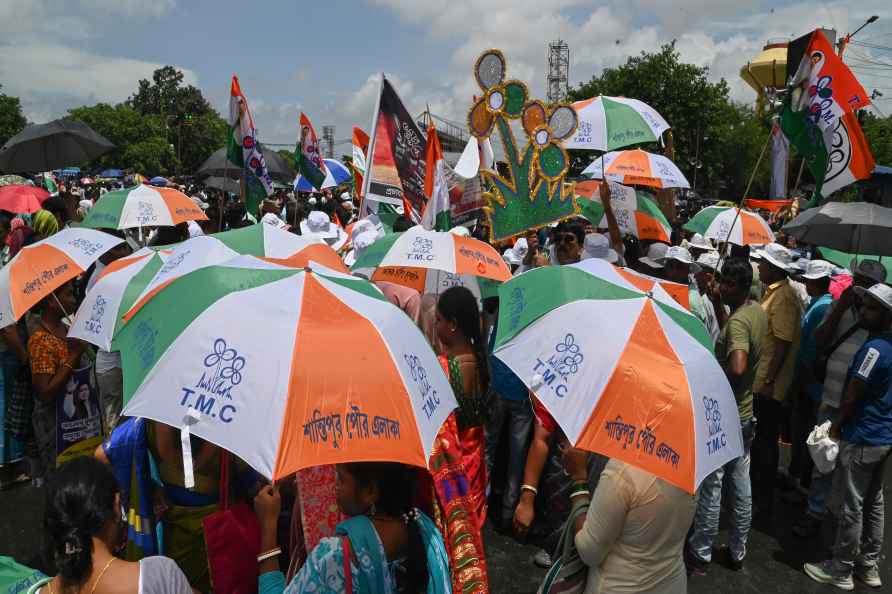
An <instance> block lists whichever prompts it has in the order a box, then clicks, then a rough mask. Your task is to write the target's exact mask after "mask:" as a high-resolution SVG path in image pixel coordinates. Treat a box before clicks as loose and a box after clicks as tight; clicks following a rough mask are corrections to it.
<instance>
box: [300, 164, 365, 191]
mask: <svg viewBox="0 0 892 594" xmlns="http://www.w3.org/2000/svg"><path fill="white" fill-rule="evenodd" d="M323 160H324V161H325V168H326V173H325V181H323V182H322V188H333V187H335V186H337V185H340V184H342V183H344V182H345V181H349V180H350V178H351V177H352V174H351V173H350V170H349V169H347V167H346V166H345V165H344V164H343V163H341V162H340V161H336V160H334V159H323ZM322 188H314V187H313V184H311V183H310V182H309V180H307V179H305V178H304V177H303V176H302V175H300V174H298V175H297V177H295V178H294V191H295V192H313V191H315V190H321V189H322Z"/></svg>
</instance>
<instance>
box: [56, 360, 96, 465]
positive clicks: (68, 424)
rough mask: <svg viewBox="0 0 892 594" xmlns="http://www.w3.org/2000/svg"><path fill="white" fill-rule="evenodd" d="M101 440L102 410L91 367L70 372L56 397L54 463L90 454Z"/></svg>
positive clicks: (62, 462)
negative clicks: (63, 388) (60, 394)
mask: <svg viewBox="0 0 892 594" xmlns="http://www.w3.org/2000/svg"><path fill="white" fill-rule="evenodd" d="M100 443H102V409H101V408H100V406H99V390H98V389H97V387H96V382H95V380H94V379H93V366H92V365H88V366H87V367H81V368H80V369H75V370H73V371H72V372H71V377H70V378H69V379H68V383H67V384H65V392H64V394H63V395H62V396H61V397H60V398H58V399H57V400H56V466H57V467H59V466H61V465H62V464H64V463H65V462H68V461H69V460H72V459H74V458H77V457H79V456H92V455H93V451H94V450H95V449H96V447H97V446H98V445H99V444H100Z"/></svg>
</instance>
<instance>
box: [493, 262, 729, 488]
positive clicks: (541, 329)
mask: <svg viewBox="0 0 892 594" xmlns="http://www.w3.org/2000/svg"><path fill="white" fill-rule="evenodd" d="M589 262H590V261H589V260H586V261H584V262H581V263H580V264H578V265H573V266H545V267H542V268H536V269H534V270H531V271H529V272H526V273H524V274H521V275H520V276H518V277H516V278H514V279H512V280H510V281H508V282H507V283H504V284H503V285H502V286H501V287H500V288H499V296H500V298H501V303H502V306H501V307H500V308H499V325H498V334H497V336H496V343H495V351H494V354H495V356H496V357H498V358H499V359H501V360H502V361H504V362H505V364H506V365H508V367H510V368H511V370H512V371H514V373H515V374H516V375H517V376H518V377H519V378H520V379H521V380H522V381H523V382H524V384H526V385H527V387H528V388H529V389H530V390H532V391H533V392H534V393H535V394H536V397H537V398H538V399H539V401H540V402H541V403H542V404H543V406H545V408H546V409H547V410H548V412H549V413H551V415H552V416H553V417H554V419H555V421H557V423H558V424H559V425H560V427H561V429H563V431H564V433H565V434H566V436H567V438H568V439H569V440H570V442H571V443H573V444H574V445H575V446H576V447H578V448H582V449H584V450H588V451H593V452H599V453H601V454H604V455H605V456H609V457H611V458H617V459H620V460H622V461H624V462H627V463H628V464H631V465H633V466H637V467H638V468H641V469H643V470H646V471H647V472H650V473H652V474H654V475H656V476H658V477H660V478H662V479H664V480H666V481H668V482H670V483H672V484H674V485H677V486H678V487H679V488H682V489H684V490H685V491H687V492H688V493H694V492H695V491H696V490H697V486H698V485H699V484H700V482H701V481H702V480H703V478H705V477H706V476H707V475H708V474H710V473H711V472H712V471H714V470H715V469H717V468H719V467H721V466H722V465H723V464H725V463H726V462H728V461H729V460H733V459H734V458H736V457H738V456H740V455H741V454H742V453H743V439H742V436H741V432H740V419H739V416H738V414H737V403H736V401H735V400H734V394H733V392H732V390H731V386H730V385H729V384H728V380H727V379H726V377H725V374H724V372H723V371H722V368H721V366H720V365H719V364H718V362H717V361H716V359H715V357H714V356H713V353H712V341H711V340H710V338H709V335H708V334H707V332H706V329H705V328H704V327H703V324H702V323H701V322H700V321H699V320H697V319H696V318H695V317H694V316H693V315H691V314H690V313H689V312H687V311H686V310H684V308H682V307H681V306H680V305H679V304H678V303H676V302H675V301H674V300H673V299H672V298H671V297H670V296H669V295H668V294H667V293H666V292H665V291H664V290H663V289H662V288H661V287H660V285H658V284H656V285H654V286H653V287H652V289H651V290H650V291H647V292H645V291H642V290H640V289H638V288H637V287H636V286H635V285H633V284H631V283H628V282H623V281H617V282H616V283H614V282H611V281H609V280H607V279H605V278H602V277H600V276H599V275H598V269H597V268H588V269H587V268H586V267H590V266H591V264H589Z"/></svg>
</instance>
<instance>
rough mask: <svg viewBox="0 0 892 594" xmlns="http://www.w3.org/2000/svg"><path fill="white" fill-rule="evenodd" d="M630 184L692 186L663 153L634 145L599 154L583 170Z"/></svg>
mask: <svg viewBox="0 0 892 594" xmlns="http://www.w3.org/2000/svg"><path fill="white" fill-rule="evenodd" d="M605 172H606V176H607V179H608V180H609V181H615V182H618V183H621V184H626V185H630V186H651V187H653V188H690V187H691V184H690V183H688V180H687V178H686V177H685V176H684V174H683V173H682V172H681V170H680V169H679V168H678V167H676V166H675V163H673V162H672V161H670V160H669V159H668V158H666V157H664V156H663V155H655V154H653V153H648V152H645V151H642V150H641V149H635V150H630V151H614V152H612V153H607V154H606V155H603V156H601V157H598V158H597V159H595V160H594V161H592V163H591V165H589V166H588V167H586V168H585V169H584V170H583V171H582V177H587V178H589V179H604V176H605Z"/></svg>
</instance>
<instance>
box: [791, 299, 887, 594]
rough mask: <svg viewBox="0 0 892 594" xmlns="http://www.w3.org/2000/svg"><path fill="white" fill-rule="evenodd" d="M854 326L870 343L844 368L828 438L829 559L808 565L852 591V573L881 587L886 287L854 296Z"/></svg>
mask: <svg viewBox="0 0 892 594" xmlns="http://www.w3.org/2000/svg"><path fill="white" fill-rule="evenodd" d="M856 291H857V293H858V294H859V296H861V297H862V301H861V308H860V309H859V310H858V322H859V324H860V325H861V326H862V327H863V328H864V329H865V330H867V331H868V333H869V335H870V337H869V338H868V340H867V342H865V343H864V345H863V346H862V347H861V348H860V349H859V350H858V352H857V353H856V354H855V357H854V359H852V363H851V364H850V365H849V371H848V376H847V379H846V388H845V392H844V393H843V397H842V401H841V402H840V405H839V416H838V418H837V419H836V420H834V421H833V425H832V427H831V430H830V435H831V437H838V438H841V441H840V444H839V454H838V458H837V467H836V474H837V477H836V481H837V484H838V485H839V488H840V489H839V492H840V494H841V497H842V503H841V505H840V511H839V518H838V520H837V529H836V541H835V543H834V545H833V559H830V560H828V561H824V562H822V563H815V564H812V563H806V564H805V566H804V569H805V573H806V574H807V575H808V576H809V577H811V578H812V579H814V580H815V581H818V582H822V583H829V584H832V585H834V586H836V587H837V588H840V589H843V590H852V589H853V588H854V583H853V582H852V574H853V573H854V575H855V577H857V578H858V579H859V580H861V581H862V582H864V583H865V584H867V585H868V586H871V587H874V588H879V587H881V586H882V582H881V581H880V574H879V571H878V570H877V563H878V562H879V559H880V551H881V550H882V548H883V527H884V522H885V517H884V511H885V505H884V502H883V478H884V472H883V471H884V470H885V465H886V461H887V460H888V458H889V455H890V452H892V287H889V286H888V285H885V284H881V283H877V284H875V285H874V286H872V287H871V288H869V289H864V288H863V287H858V288H857V289H856Z"/></svg>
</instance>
